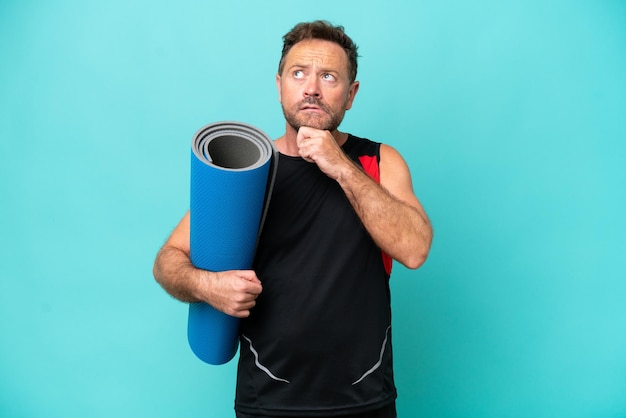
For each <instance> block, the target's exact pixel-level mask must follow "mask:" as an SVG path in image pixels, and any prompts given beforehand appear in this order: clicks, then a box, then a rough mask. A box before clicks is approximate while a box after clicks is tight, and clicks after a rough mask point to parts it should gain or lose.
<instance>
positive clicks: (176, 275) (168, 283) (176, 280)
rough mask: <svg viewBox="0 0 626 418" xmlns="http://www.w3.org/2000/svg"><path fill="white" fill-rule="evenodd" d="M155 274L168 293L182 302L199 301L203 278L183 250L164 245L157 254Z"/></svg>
mask: <svg viewBox="0 0 626 418" xmlns="http://www.w3.org/2000/svg"><path fill="white" fill-rule="evenodd" d="M153 274H154V278H155V279H156V281H157V282H158V283H159V284H160V285H161V286H162V287H163V289H165V291H166V292H167V293H169V294H170V295H172V296H173V297H174V298H176V299H178V300H180V301H182V302H198V301H199V300H198V298H197V297H196V296H195V295H196V294H197V292H196V291H197V286H198V284H199V281H200V280H201V278H200V277H199V274H198V271H197V269H196V268H195V267H194V266H193V264H192V263H191V261H190V260H189V257H188V256H187V254H185V252H183V251H182V250H180V249H178V248H175V247H172V246H164V247H163V248H161V250H160V251H159V253H158V254H157V257H156V260H155V262H154V268H153Z"/></svg>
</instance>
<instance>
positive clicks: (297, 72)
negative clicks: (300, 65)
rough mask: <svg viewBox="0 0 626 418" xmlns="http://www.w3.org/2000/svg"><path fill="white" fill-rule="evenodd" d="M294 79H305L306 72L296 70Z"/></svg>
mask: <svg viewBox="0 0 626 418" xmlns="http://www.w3.org/2000/svg"><path fill="white" fill-rule="evenodd" d="M293 77H294V78H302V77H304V72H303V71H302V70H296V71H294V72H293Z"/></svg>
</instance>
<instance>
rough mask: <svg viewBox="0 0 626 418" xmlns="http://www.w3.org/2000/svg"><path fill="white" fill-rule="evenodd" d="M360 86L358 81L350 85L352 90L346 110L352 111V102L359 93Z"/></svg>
mask: <svg viewBox="0 0 626 418" xmlns="http://www.w3.org/2000/svg"><path fill="white" fill-rule="evenodd" d="M359 86H360V84H359V82H358V81H355V82H353V83H352V84H351V85H350V90H348V99H347V100H346V110H350V109H351V108H352V102H354V98H355V97H356V94H357V92H358V91H359Z"/></svg>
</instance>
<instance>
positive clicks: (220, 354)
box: [187, 122, 278, 365]
mask: <svg viewBox="0 0 626 418" xmlns="http://www.w3.org/2000/svg"><path fill="white" fill-rule="evenodd" d="M191 148H192V152H191V191H190V200H191V202H190V209H189V210H190V237H189V238H190V245H191V262H192V263H193V264H194V266H196V267H198V268H201V269H204V270H210V271H225V270H246V269H250V268H251V267H252V261H253V258H254V252H255V249H256V244H257V240H258V235H259V233H260V229H261V227H262V224H263V219H264V216H265V209H266V207H267V202H268V201H269V195H270V193H271V188H272V186H273V181H274V175H275V169H276V164H277V161H278V158H277V156H278V154H277V151H276V148H275V147H274V143H273V142H272V140H271V139H270V138H269V137H268V136H267V135H266V134H265V133H264V132H262V131H261V130H259V129H257V128H255V127H253V126H250V125H247V124H243V123H240V122H217V123H213V124H210V125H207V126H205V127H203V128H202V129H200V130H199V131H198V132H197V133H196V135H195V136H194V138H193V141H192V146H191ZM187 325H188V326H187V338H188V340H189V346H190V347H191V350H192V351H193V353H194V354H195V355H196V356H197V357H198V358H199V359H200V360H202V361H204V362H206V363H209V364H216V365H217V364H224V363H226V362H228V361H230V360H231V359H232V358H233V357H234V356H235V354H236V352H237V348H238V344H239V319H238V318H235V317H232V316H229V315H226V314H224V313H222V312H220V311H218V310H216V309H214V308H213V307H212V306H210V305H208V304H206V303H192V304H190V305H189V317H188V323H187Z"/></svg>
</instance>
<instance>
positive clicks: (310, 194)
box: [235, 135, 396, 417]
mask: <svg viewBox="0 0 626 418" xmlns="http://www.w3.org/2000/svg"><path fill="white" fill-rule="evenodd" d="M342 148H343V150H344V152H346V154H347V155H349V156H350V157H351V158H352V159H353V160H354V161H355V162H356V163H357V164H358V165H360V166H361V167H363V168H364V169H365V170H366V171H367V172H368V173H369V174H370V175H371V176H372V177H373V178H374V179H376V180H378V162H379V160H380V154H379V149H380V144H378V143H375V142H372V141H369V140H366V139H362V138H358V137H355V136H352V135H350V136H349V137H348V140H347V141H346V143H345V144H344V145H343V147H342ZM254 269H255V271H256V272H257V275H258V277H259V279H260V280H261V282H262V284H263V292H262V293H261V295H260V296H259V298H258V299H257V305H256V306H255V307H254V308H253V310H252V311H251V315H250V317H249V318H247V319H245V320H243V321H242V324H241V345H240V347H241V349H240V357H239V368H238V374H237V396H236V401H235V407H236V409H237V410H238V411H241V412H244V413H248V414H258V415H268V416H289V415H299V416H312V417H314V416H332V415H339V414H347V413H359V412H364V411H367V410H370V409H377V408H380V407H381V406H384V405H385V404H388V403H389V402H392V401H393V400H394V399H395V397H396V389H395V386H394V381H393V369H392V349H391V307H390V293H389V274H390V272H391V259H389V257H387V256H386V255H385V254H383V253H382V252H381V250H380V249H379V248H378V247H377V246H376V244H375V243H374V242H373V240H372V239H371V237H370V236H369V234H368V233H367V231H366V230H365V228H364V227H363V225H362V224H361V221H360V220H359V218H358V216H357V215H356V213H355V212H354V210H353V208H352V206H351V205H350V203H349V202H348V200H347V198H346V196H345V194H344V193H343V191H342V190H341V188H340V186H339V185H338V183H337V182H336V181H334V180H332V179H330V178H328V177H327V176H326V175H325V174H323V173H322V172H321V171H320V170H319V168H318V167H317V166H316V165H315V164H313V163H308V162H306V161H304V160H303V159H302V158H296V157H289V156H285V155H282V154H281V155H280V160H279V163H278V173H277V178H276V183H275V187H274V191H273V194H272V198H271V202H270V207H269V210H268V214H267V218H266V221H265V226H264V228H263V233H262V235H261V237H260V241H259V247H258V251H257V255H256V257H255V263H254Z"/></svg>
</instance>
